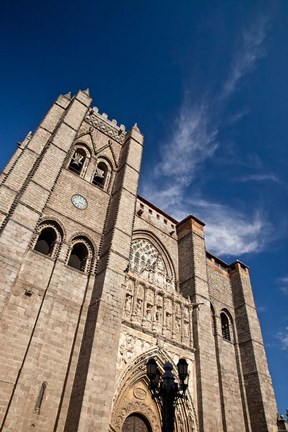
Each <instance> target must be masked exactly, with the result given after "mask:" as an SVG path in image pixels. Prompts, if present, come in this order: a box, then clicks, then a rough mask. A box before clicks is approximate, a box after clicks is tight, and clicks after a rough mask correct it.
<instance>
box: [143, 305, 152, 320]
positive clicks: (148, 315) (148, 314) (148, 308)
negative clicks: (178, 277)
mask: <svg viewBox="0 0 288 432" xmlns="http://www.w3.org/2000/svg"><path fill="white" fill-rule="evenodd" d="M152 308H153V305H152V304H151V303H147V304H146V313H145V317H144V319H145V320H146V321H149V322H151V321H152Z"/></svg>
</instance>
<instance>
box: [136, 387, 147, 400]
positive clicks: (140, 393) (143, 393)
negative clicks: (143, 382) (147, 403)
mask: <svg viewBox="0 0 288 432" xmlns="http://www.w3.org/2000/svg"><path fill="white" fill-rule="evenodd" d="M133 394H134V396H135V398H136V399H140V400H144V399H145V397H146V395H147V392H146V391H145V390H144V389H142V388H141V387H136V388H134V390H133Z"/></svg>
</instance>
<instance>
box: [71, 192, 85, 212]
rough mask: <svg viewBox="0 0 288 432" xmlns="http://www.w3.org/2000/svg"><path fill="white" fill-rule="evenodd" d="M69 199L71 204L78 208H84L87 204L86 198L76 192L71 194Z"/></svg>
mask: <svg viewBox="0 0 288 432" xmlns="http://www.w3.org/2000/svg"><path fill="white" fill-rule="evenodd" d="M71 201H72V203H73V205H74V206H75V207H76V208H78V209H80V210H84V209H86V207H87V205H88V203H87V200H86V199H85V198H84V197H83V196H82V195H78V194H76V195H72V198H71Z"/></svg>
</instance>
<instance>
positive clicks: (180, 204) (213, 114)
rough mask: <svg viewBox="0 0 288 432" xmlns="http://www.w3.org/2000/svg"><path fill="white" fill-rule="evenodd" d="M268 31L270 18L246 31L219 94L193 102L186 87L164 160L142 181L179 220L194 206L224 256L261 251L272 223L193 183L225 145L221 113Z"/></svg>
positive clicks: (254, 61) (262, 51)
mask: <svg viewBox="0 0 288 432" xmlns="http://www.w3.org/2000/svg"><path fill="white" fill-rule="evenodd" d="M267 29H268V21H267V20H265V19H262V20H259V22H258V25H257V26H255V25H254V26H253V28H252V30H249V31H248V30H247V31H245V32H243V35H242V44H241V47H239V49H238V50H237V52H236V53H235V56H234V59H233V61H232V63H231V70H230V72H229V73H228V76H227V79H226V80H225V81H224V83H223V86H222V90H221V91H220V92H219V93H218V94H217V95H214V96H213V97H211V96H210V97H207V95H205V96H203V97H202V98H201V99H200V100H198V101H196V102H195V101H194V102H191V98H190V97H189V89H187V91H186V94H185V99H184V102H183V104H182V106H181V107H180V109H179V112H178V115H176V116H175V121H174V124H173V125H172V126H171V131H172V132H171V134H170V138H169V139H168V140H167V141H166V142H165V143H162V145H161V146H160V160H159V162H158V163H157V164H156V166H155V169H154V172H153V173H152V175H151V176H150V178H148V179H146V180H145V183H144V184H143V185H142V191H143V192H142V193H143V194H144V195H146V196H149V199H151V201H152V202H154V203H155V204H156V205H158V206H159V207H161V208H163V210H165V211H167V212H168V213H170V214H171V215H173V216H174V217H175V218H176V219H182V218H183V217H185V216H186V215H187V214H189V213H190V212H191V208H193V212H194V213H195V214H197V216H198V217H202V218H203V220H205V222H206V223H207V225H206V241H207V245H208V248H209V250H211V251H212V252H214V253H216V254H220V255H221V254H226V255H241V254H243V253H248V252H257V251H259V250H261V249H262V248H263V245H264V242H265V241H266V240H267V236H266V235H265V233H266V232H267V231H268V230H269V225H268V224H267V223H266V221H265V220H264V217H263V215H261V214H260V213H259V212H255V214H254V215H251V214H250V215H244V214H242V213H241V212H237V211H236V210H235V209H233V208H231V207H229V206H225V205H223V204H221V203H212V202H207V201H205V200H203V199H201V191H199V188H198V191H197V193H196V192H195V191H194V190H193V187H192V186H191V185H192V184H193V182H194V180H195V178H196V176H198V177H199V174H200V171H201V169H202V168H203V166H204V163H205V162H207V160H209V159H210V158H211V157H212V156H215V154H216V152H217V149H218V147H220V146H221V142H220V140H219V132H220V131H222V130H223V128H225V127H226V126H227V119H224V118H223V116H221V113H222V112H223V109H224V107H225V106H226V104H227V103H228V102H229V100H230V98H231V97H232V95H233V94H234V92H235V91H236V89H237V87H238V85H239V83H240V81H241V79H242V78H243V77H244V76H246V75H247V74H249V73H251V72H252V71H253V70H254V68H255V66H256V65H257V62H258V61H259V60H260V58H262V57H263V56H264V55H265V49H264V41H265V35H266V32H267ZM247 113H248V111H247V109H246V110H245V111H243V113H239V115H235V116H234V117H233V116H231V119H232V117H233V119H232V120H233V123H235V122H237V121H239V120H240V119H241V117H242V116H243V115H246V114H247ZM247 181H248V180H247Z"/></svg>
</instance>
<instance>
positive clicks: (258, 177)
mask: <svg viewBox="0 0 288 432" xmlns="http://www.w3.org/2000/svg"><path fill="white" fill-rule="evenodd" d="M239 181H242V182H248V181H256V182H263V181H272V182H275V183H281V180H280V179H279V177H278V176H276V175H275V174H251V175H247V176H243V177H240V178H239Z"/></svg>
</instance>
